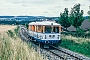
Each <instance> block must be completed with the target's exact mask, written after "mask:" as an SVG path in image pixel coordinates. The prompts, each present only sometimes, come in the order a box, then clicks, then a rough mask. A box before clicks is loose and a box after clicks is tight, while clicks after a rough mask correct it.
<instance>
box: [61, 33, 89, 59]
mask: <svg viewBox="0 0 90 60" xmlns="http://www.w3.org/2000/svg"><path fill="white" fill-rule="evenodd" d="M61 39H62V42H61V44H60V46H62V47H64V48H67V49H69V50H72V51H74V52H78V53H80V54H83V55H85V56H88V57H90V38H82V37H78V38H77V37H73V36H71V35H63V34H62V38H61Z"/></svg>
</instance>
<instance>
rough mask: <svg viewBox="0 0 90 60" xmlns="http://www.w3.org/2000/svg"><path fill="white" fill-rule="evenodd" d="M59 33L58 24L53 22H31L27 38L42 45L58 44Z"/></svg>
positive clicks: (59, 27)
mask: <svg viewBox="0 0 90 60" xmlns="http://www.w3.org/2000/svg"><path fill="white" fill-rule="evenodd" d="M60 32H61V26H60V24H58V23H56V22H53V21H42V22H31V23H29V26H28V33H29V34H28V36H29V38H30V39H32V40H34V41H36V42H39V43H43V44H56V43H58V42H60V41H61V40H60V37H61V36H60V35H61V34H60Z"/></svg>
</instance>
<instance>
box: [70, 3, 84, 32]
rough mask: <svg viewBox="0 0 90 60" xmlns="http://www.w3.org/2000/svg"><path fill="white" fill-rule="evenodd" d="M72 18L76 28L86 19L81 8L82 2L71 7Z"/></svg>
mask: <svg viewBox="0 0 90 60" xmlns="http://www.w3.org/2000/svg"><path fill="white" fill-rule="evenodd" d="M70 20H71V24H72V25H73V26H74V27H75V28H76V30H77V28H79V26H81V24H82V22H83V21H84V20H85V19H84V17H83V10H80V4H76V5H74V7H73V8H71V13H70Z"/></svg>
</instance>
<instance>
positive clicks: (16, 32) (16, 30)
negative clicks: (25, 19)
mask: <svg viewBox="0 0 90 60" xmlns="http://www.w3.org/2000/svg"><path fill="white" fill-rule="evenodd" d="M14 32H15V34H16V35H18V32H19V26H17V28H16V29H14Z"/></svg>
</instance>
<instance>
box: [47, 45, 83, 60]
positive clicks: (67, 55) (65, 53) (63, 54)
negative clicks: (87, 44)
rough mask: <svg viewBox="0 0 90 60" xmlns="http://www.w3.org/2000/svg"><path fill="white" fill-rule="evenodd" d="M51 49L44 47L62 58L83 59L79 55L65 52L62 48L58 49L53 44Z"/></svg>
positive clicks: (67, 59)
mask: <svg viewBox="0 0 90 60" xmlns="http://www.w3.org/2000/svg"><path fill="white" fill-rule="evenodd" d="M51 47H52V48H53V49H52V50H50V49H46V50H47V51H49V52H51V53H52V54H54V55H55V56H58V57H59V58H61V59H63V60H83V59H81V58H79V57H76V56H73V55H71V54H70V53H68V52H65V51H63V50H60V49H59V48H57V47H55V46H51Z"/></svg>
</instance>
